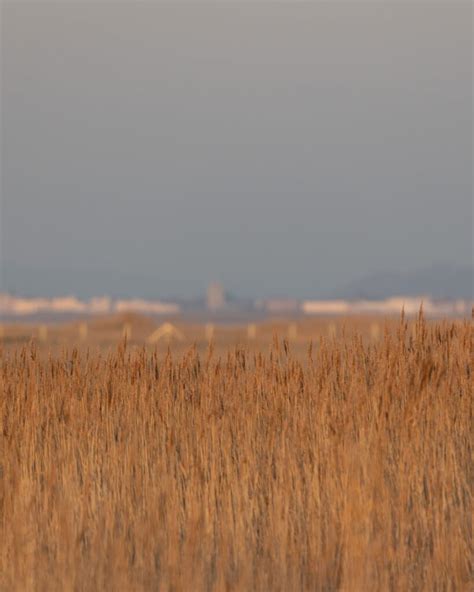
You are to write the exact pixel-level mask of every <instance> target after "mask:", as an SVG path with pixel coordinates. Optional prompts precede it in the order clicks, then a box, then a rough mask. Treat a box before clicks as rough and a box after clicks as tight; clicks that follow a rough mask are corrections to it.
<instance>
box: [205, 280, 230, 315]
mask: <svg viewBox="0 0 474 592" xmlns="http://www.w3.org/2000/svg"><path fill="white" fill-rule="evenodd" d="M225 305H226V300H225V292H224V288H223V286H222V285H221V284H218V283H216V282H213V283H212V284H210V285H209V287H208V289H207V309H208V310H209V311H211V312H216V311H218V310H222V309H223V308H225Z"/></svg>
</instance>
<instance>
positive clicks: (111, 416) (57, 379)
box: [0, 317, 473, 592]
mask: <svg viewBox="0 0 474 592" xmlns="http://www.w3.org/2000/svg"><path fill="white" fill-rule="evenodd" d="M0 414H1V421H2V423H1V426H0V428H1V431H0V590H1V591H2V592H3V591H8V592H10V591H16V590H19V591H23V590H27V591H29V590H39V591H48V592H49V591H56V590H58V591H68V590H71V591H72V590H77V591H82V590H84V591H86V590H87V591H89V590H111V591H122V590H123V591H135V590H163V591H168V590H170V591H171V590H174V591H181V590H184V591H201V590H217V591H221V590H229V591H230V590H248V591H253V590H265V591H266V590H269V591H273V590H275V591H297V590H315V591H318V590H321V591H323V590H324V591H331V590H344V591H356V592H358V591H372V590H375V591H385V590H387V591H403V592H405V591H406V592H408V591H411V590H413V591H423V590H430V591H436V590H439V591H448V590H466V591H467V590H470V589H472V586H473V580H472V563H471V562H472V521H471V510H472V494H471V486H472V483H473V469H472V444H471V426H472V423H471V422H472V365H471V325H470V324H469V323H468V322H464V323H462V322H457V323H454V322H453V323H451V322H449V323H448V322H444V323H443V322H440V323H433V324H427V323H426V322H425V321H424V320H423V319H422V318H421V317H420V319H419V320H418V321H417V322H416V323H414V324H413V326H407V324H406V322H405V321H404V320H403V319H402V320H401V322H400V324H399V325H398V327H397V328H396V329H395V330H394V331H388V330H387V331H386V332H385V335H384V336H383V337H382V338H381V339H380V340H379V341H378V342H377V343H366V342H365V341H363V340H362V338H361V337H360V336H358V334H357V333H354V334H346V335H342V336H339V337H334V338H328V337H326V338H324V339H321V340H319V341H318V342H315V343H314V344H313V346H309V347H308V351H307V355H306V359H304V360H301V359H300V358H296V357H294V355H293V353H292V351H291V347H290V346H289V345H288V343H287V342H286V341H284V340H278V339H275V341H274V344H273V346H272V347H271V348H270V349H265V350H263V351H262V352H261V353H259V352H255V351H249V350H247V349H245V348H241V347H236V348H233V349H229V351H228V352H227V353H225V354H221V353H219V354H217V353H213V352H212V348H210V349H209V351H208V352H207V353H206V354H205V355H202V354H199V353H198V352H197V350H195V349H190V350H189V351H188V352H187V353H186V354H185V355H184V356H182V355H181V354H180V355H179V356H176V355H173V350H172V348H171V352H170V353H168V354H164V353H161V352H156V351H155V352H154V351H152V350H150V349H145V348H140V347H134V346H131V345H130V344H128V345H127V343H126V342H125V341H122V342H121V343H120V344H119V346H118V347H116V348H114V349H113V350H111V351H110V352H109V353H99V352H97V353H87V352H85V351H83V350H81V351H78V350H74V349H72V350H69V351H64V352H63V353H62V354H60V355H54V356H51V357H49V358H48V357H45V356H39V355H38V350H37V348H36V346H35V345H34V344H28V345H24V346H22V347H19V348H16V349H9V350H4V351H3V352H2V353H0Z"/></svg>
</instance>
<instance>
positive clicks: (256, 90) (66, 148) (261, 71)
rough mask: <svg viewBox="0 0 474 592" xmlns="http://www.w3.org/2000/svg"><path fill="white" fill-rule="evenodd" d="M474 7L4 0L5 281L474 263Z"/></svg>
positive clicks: (134, 290)
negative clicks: (473, 74)
mask: <svg viewBox="0 0 474 592" xmlns="http://www.w3.org/2000/svg"><path fill="white" fill-rule="evenodd" d="M472 10H473V7H472V4H471V2H455V1H453V2H449V3H448V2H445V3H443V2H440V3H426V2H410V3H400V2H394V1H393V2H384V3H380V4H377V3H362V2H361V3H358V2H349V3H339V2H337V3H313V4H311V3H301V4H295V5H291V4H290V3H287V4H285V3H280V4H271V3H254V4H252V3H247V4H239V3H234V4H226V5H217V4H211V3H206V4H204V3H202V4H198V3H190V4H184V3H179V4H171V3H151V2H150V3H141V2H140V3H111V2H89V3H80V2H76V3H67V4H62V3H53V2H38V3H23V2H20V3H18V2H6V3H5V2H3V3H2V4H1V17H2V18H1V31H0V32H1V55H0V67H1V72H0V73H1V88H0V90H1V138H0V139H1V159H0V160H1V195H0V197H1V202H0V206H1V207H0V231H1V235H0V239H1V240H0V247H1V250H0V263H1V270H0V271H1V274H0V276H1V278H0V291H1V290H5V289H7V290H8V289H14V290H15V291H17V292H27V293H29V294H33V293H35V291H36V292H37V293H38V294H47V295H53V294H70V293H74V294H77V295H78V296H90V295H94V294H95V295H99V294H102V293H107V294H112V295H117V296H118V295H123V296H141V295H143V296H145V297H151V296H153V297H158V298H159V297H171V296H174V297H180V298H187V297H189V298H195V297H197V296H202V295H204V294H205V291H206V287H207V285H208V284H209V282H210V281H213V280H217V281H220V282H222V283H223V284H224V286H225V287H226V289H227V290H228V291H230V292H231V293H234V294H236V295H238V296H242V297H250V298H258V297H263V296H269V295H282V296H283V295H284V296H288V297H295V298H306V297H321V296H324V295H327V294H330V293H331V292H333V291H335V290H337V289H338V288H339V287H341V286H345V285H350V284H351V283H352V282H355V285H357V281H358V280H359V279H360V278H363V277H365V276H370V275H371V274H373V273H379V272H381V273H382V272H387V273H388V274H389V275H390V274H391V273H392V272H393V273H395V274H396V273H397V272H403V273H407V274H408V275H409V274H410V273H411V272H413V271H415V270H418V269H426V268H430V267H431V266H432V265H436V264H439V263H447V264H449V265H452V266H455V267H464V268H466V267H469V266H471V265H472V258H473V243H472V236H473V216H472V182H473V177H472V159H473V153H472V134H473V106H472V98H473V97H472ZM131 284H132V285H131Z"/></svg>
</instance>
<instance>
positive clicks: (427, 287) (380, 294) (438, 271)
mask: <svg viewBox="0 0 474 592" xmlns="http://www.w3.org/2000/svg"><path fill="white" fill-rule="evenodd" d="M472 294H473V268H472V267H456V266H452V265H444V264H440V265H433V266H432V267H428V268H424V269H419V270H416V271H408V272H396V271H382V272H377V273H373V274H370V275H367V276H365V277H362V278H360V279H358V280H356V281H353V282H350V283H348V284H346V285H345V286H342V287H341V288H340V289H339V290H336V291H334V292H332V293H331V294H330V298H347V299H358V298H363V299H368V300H376V299H383V298H389V297H391V296H394V295H403V296H420V295H426V296H430V297H431V298H433V299H435V300H445V299H446V300H450V299H457V298H463V299H472Z"/></svg>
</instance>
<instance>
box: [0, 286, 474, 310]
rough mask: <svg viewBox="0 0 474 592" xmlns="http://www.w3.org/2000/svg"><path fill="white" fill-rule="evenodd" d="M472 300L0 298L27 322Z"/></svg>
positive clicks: (443, 306)
mask: <svg viewBox="0 0 474 592" xmlns="http://www.w3.org/2000/svg"><path fill="white" fill-rule="evenodd" d="M472 304H473V303H472V300H467V299H456V300H437V299H433V298H431V297H430V296H429V295H420V296H403V295H397V296H393V297H390V298H385V299H380V300H374V299H370V300H369V299H351V300H349V299H332V300H309V299H308V300H297V299H284V298H283V299H272V298H269V299H263V300H255V301H252V300H239V299H236V298H230V297H229V296H228V295H227V294H226V291H225V289H224V287H223V286H222V285H221V284H219V283H212V284H210V285H209V288H208V290H207V296H206V298H203V299H202V300H196V301H185V302H184V301H183V302H179V301H176V302H168V301H160V300H145V299H141V298H134V299H112V298H110V297H107V296H103V297H97V298H91V299H89V300H80V299H78V298H77V297H75V296H65V297H56V298H33V297H30V298H25V297H19V296H14V295H11V294H5V293H3V294H0V316H1V317H2V318H11V319H14V318H28V317H34V316H38V315H47V316H54V315H58V316H80V315H86V316H87V315H108V314H119V313H136V314H145V315H153V316H178V315H186V314H207V315H211V316H212V315H214V316H217V317H218V316H228V317H232V316H233V315H239V314H254V315H262V316H297V315H315V316H317V315H319V316H333V315H335V316H337V315H357V314H365V315H374V314H376V315H398V314H400V313H401V311H402V310H404V312H405V314H407V315H414V314H417V313H418V312H419V310H420V307H422V308H423V311H424V313H425V315H428V316H433V317H443V316H457V317H466V316H470V315H471V310H472Z"/></svg>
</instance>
